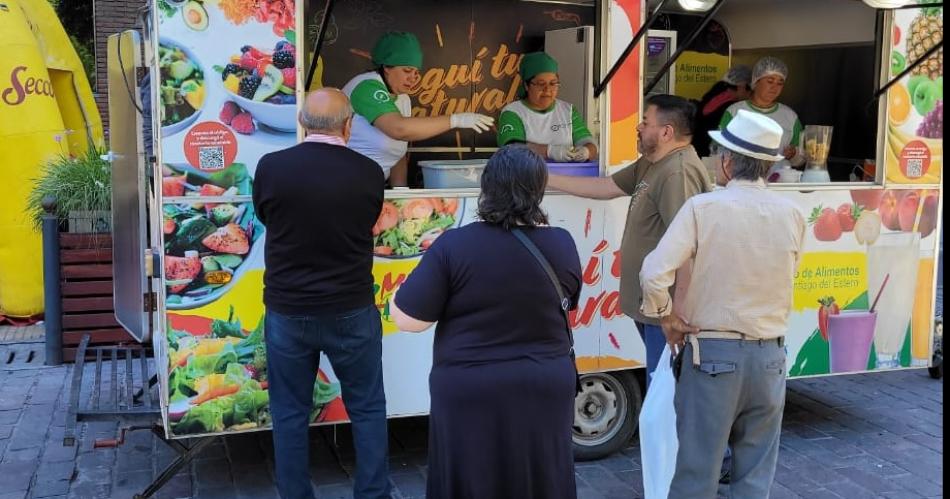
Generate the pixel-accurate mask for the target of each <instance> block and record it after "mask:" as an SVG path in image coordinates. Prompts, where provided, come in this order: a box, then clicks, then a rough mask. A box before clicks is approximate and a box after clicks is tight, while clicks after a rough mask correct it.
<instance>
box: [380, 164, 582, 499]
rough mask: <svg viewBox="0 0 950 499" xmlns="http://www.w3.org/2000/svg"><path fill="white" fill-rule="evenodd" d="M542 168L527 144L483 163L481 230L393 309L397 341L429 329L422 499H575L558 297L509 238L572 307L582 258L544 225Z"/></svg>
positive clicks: (456, 240) (569, 377) (449, 237)
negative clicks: (538, 256) (519, 234)
mask: <svg viewBox="0 0 950 499" xmlns="http://www.w3.org/2000/svg"><path fill="white" fill-rule="evenodd" d="M546 184H547V167H546V165H545V163H544V160H542V159H541V157H540V156H538V155H536V154H535V153H533V152H531V151H530V150H528V149H527V148H525V147H524V146H508V147H504V148H502V149H501V150H499V151H498V152H497V153H496V154H495V155H494V156H492V158H491V159H490V160H489V162H488V165H487V166H486V167H485V171H484V173H483V175H482V180H481V187H482V192H481V197H480V198H479V202H478V215H479V218H480V219H481V221H480V222H475V223H472V224H469V225H466V226H463V227H461V228H458V229H455V230H451V231H448V232H446V233H445V234H443V235H442V236H440V237H439V238H438V239H437V240H436V241H435V243H434V244H433V245H432V247H431V248H429V250H428V251H427V252H426V254H425V256H424V257H423V258H422V261H421V262H420V264H419V266H418V267H417V268H416V269H415V270H414V271H413V272H412V273H411V274H410V275H409V277H408V278H407V279H406V282H405V283H404V284H403V285H402V286H401V287H400V288H399V290H398V291H397V292H396V295H395V297H394V299H393V304H392V305H393V306H392V307H391V311H392V313H393V317H394V318H395V319H396V324H397V325H399V326H400V329H401V330H403V331H422V330H425V329H427V328H428V327H429V326H431V324H432V323H438V324H437V326H436V330H435V340H434V351H433V365H432V372H431V374H430V376H429V391H430V394H431V400H432V407H431V412H430V416H429V418H430V423H429V467H428V484H427V492H426V497H427V498H429V499H504V498H512V499H532V498H537V499H542V498H543V499H559V498H565V499H573V498H575V497H576V489H575V482H574V461H573V455H572V449H571V425H572V424H573V417H574V416H573V415H574V386H575V385H574V381H575V371H574V366H573V365H572V362H571V358H570V356H569V352H570V343H569V339H568V336H567V331H566V326H565V324H564V315H563V314H562V313H561V310H560V308H559V299H558V295H557V291H556V290H555V288H554V285H553V283H552V282H551V280H550V278H549V277H548V275H547V274H546V273H545V271H544V270H543V268H542V267H541V266H540V264H539V263H538V262H537V260H535V259H534V257H533V256H532V255H531V253H530V252H529V251H528V249H527V248H525V247H524V246H523V245H522V244H521V242H519V241H518V239H516V238H515V236H514V235H513V234H512V233H511V231H510V229H512V228H513V227H519V228H520V229H522V231H523V232H524V233H525V234H526V235H527V236H528V238H529V239H531V241H532V242H533V243H534V244H535V245H536V246H537V247H538V248H539V249H540V250H541V252H542V253H543V254H544V256H545V257H546V258H547V260H548V261H549V262H550V264H551V266H552V267H553V268H554V270H555V273H556V274H557V276H558V279H559V281H560V284H561V288H562V289H563V290H564V293H565V294H566V296H568V297H570V299H571V302H572V304H571V306H572V308H573V307H574V306H576V304H577V299H578V295H579V293H580V287H581V266H580V260H579V258H578V255H577V248H576V246H575V245H574V241H573V239H572V238H571V235H570V234H569V233H568V232H567V231H565V230H564V229H560V228H554V227H546V226H545V225H546V224H547V216H546V215H545V213H544V212H543V211H542V210H541V208H540V206H539V205H540V203H541V199H542V197H543V196H544V186H545V185H546Z"/></svg>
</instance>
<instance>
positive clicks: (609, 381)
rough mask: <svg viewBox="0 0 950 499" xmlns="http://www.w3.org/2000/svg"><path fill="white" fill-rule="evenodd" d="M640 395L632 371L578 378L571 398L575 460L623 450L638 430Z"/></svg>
mask: <svg viewBox="0 0 950 499" xmlns="http://www.w3.org/2000/svg"><path fill="white" fill-rule="evenodd" d="M642 405H643V396H642V391H641V389H640V383H639V382H638V381H637V377H636V376H635V375H634V373H633V372H631V371H615V372H606V373H589V374H584V375H581V392H580V393H578V394H577V397H575V399H574V426H573V429H572V436H573V439H574V459H575V460H578V461H590V460H593V459H600V458H603V457H606V456H609V455H611V454H613V453H615V452H617V451H619V450H620V449H623V448H624V447H625V446H626V445H627V444H629V443H630V441H631V440H632V439H633V435H634V433H635V432H636V431H637V420H638V418H639V416H640V407H641V406H642Z"/></svg>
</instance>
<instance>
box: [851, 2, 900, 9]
mask: <svg viewBox="0 0 950 499" xmlns="http://www.w3.org/2000/svg"><path fill="white" fill-rule="evenodd" d="M862 1H863V2H864V3H865V4H866V5H867V6H869V7H873V8H875V9H896V8H898V7H903V6H904V5H907V3H908V2H907V1H906V0H862Z"/></svg>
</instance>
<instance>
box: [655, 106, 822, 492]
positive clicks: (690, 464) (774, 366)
mask: <svg viewBox="0 0 950 499" xmlns="http://www.w3.org/2000/svg"><path fill="white" fill-rule="evenodd" d="M710 136H712V139H713V141H715V143H716V144H718V147H717V148H718V149H719V151H717V152H718V154H719V156H720V160H721V164H720V169H719V172H718V173H720V174H721V175H718V174H717V177H720V176H721V178H718V179H717V181H718V183H720V185H722V184H725V187H726V188H725V189H721V190H717V191H713V192H710V193H706V194H699V195H697V196H693V197H691V198H689V199H688V200H686V203H685V204H684V205H683V208H682V209H681V210H680V211H679V212H678V213H677V214H676V217H675V218H674V219H673V222H672V223H671V224H670V227H669V228H668V229H667V230H666V233H665V234H664V235H663V238H662V239H661V240H660V242H659V244H657V247H656V249H655V250H653V251H652V252H651V253H650V254H649V255H647V257H646V259H645V260H644V262H643V268H642V270H641V271H640V282H641V285H642V287H643V305H642V307H641V312H642V313H643V314H644V315H646V316H649V317H658V318H660V326H661V327H662V328H663V334H664V335H665V336H666V341H667V344H668V345H670V347H671V348H674V349H679V355H678V356H677V357H676V360H675V361H674V373H678V381H677V385H676V396H675V399H674V404H675V408H676V429H677V437H678V439H679V451H678V454H677V457H676V472H675V474H674V476H673V482H672V484H671V486H670V493H669V497H670V498H671V499H681V498H683V499H685V498H696V497H716V491H717V487H718V483H717V482H718V478H719V468H720V464H721V462H720V461H719V460H718V459H716V456H721V455H723V451H724V450H725V449H726V446H727V445H729V446H731V447H732V452H733V458H732V469H731V484H730V492H731V497H733V498H749V499H752V498H762V497H768V495H769V489H770V488H771V484H772V479H773V478H774V475H775V466H776V463H777V460H778V448H779V434H780V433H781V426H782V410H783V409H784V406H785V376H786V372H785V362H786V359H785V349H784V337H785V331H786V329H787V327H788V315H789V312H790V311H791V308H792V289H793V278H794V274H795V269H796V267H797V266H798V262H799V260H800V258H801V255H802V245H803V240H804V237H805V230H806V225H805V217H804V215H803V214H802V213H801V212H800V211H799V209H798V207H797V206H796V205H795V204H793V203H792V202H791V201H789V200H788V199H786V198H784V197H782V196H780V195H779V194H776V193H774V192H770V191H769V190H767V189H766V187H765V181H764V177H765V175H766V173H767V172H768V169H769V167H770V166H771V163H772V162H773V161H778V160H779V159H781V158H782V152H781V148H780V145H781V140H782V127H781V126H779V124H778V123H776V122H775V121H773V120H771V119H770V118H768V117H766V116H764V115H761V114H758V113H752V112H748V111H744V110H743V111H739V113H738V114H737V116H736V117H735V119H734V120H732V121H731V122H730V123H729V125H728V126H727V127H726V128H725V129H724V130H722V131H721V132H719V131H714V132H710ZM689 260H692V261H693V273H692V281H691V284H690V286H689V288H688V289H687V291H686V299H685V300H684V302H683V307H682V310H681V314H680V313H673V306H672V300H671V298H670V294H669V287H670V286H671V285H672V284H673V280H674V275H675V273H676V269H678V268H680V267H682V266H683V264H684V263H686V262H687V261H689Z"/></svg>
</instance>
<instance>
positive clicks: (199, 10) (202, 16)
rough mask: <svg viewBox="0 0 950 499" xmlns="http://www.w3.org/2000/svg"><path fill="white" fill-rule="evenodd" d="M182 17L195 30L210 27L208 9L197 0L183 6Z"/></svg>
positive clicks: (191, 0)
mask: <svg viewBox="0 0 950 499" xmlns="http://www.w3.org/2000/svg"><path fill="white" fill-rule="evenodd" d="M181 17H182V19H184V20H185V26H188V27H189V28H191V29H193V30H195V31H204V30H206V29H208V11H206V10H205V8H204V6H202V5H201V3H199V2H196V1H195V0H190V1H189V2H188V3H186V4H185V6H184V7H182V9H181Z"/></svg>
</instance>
